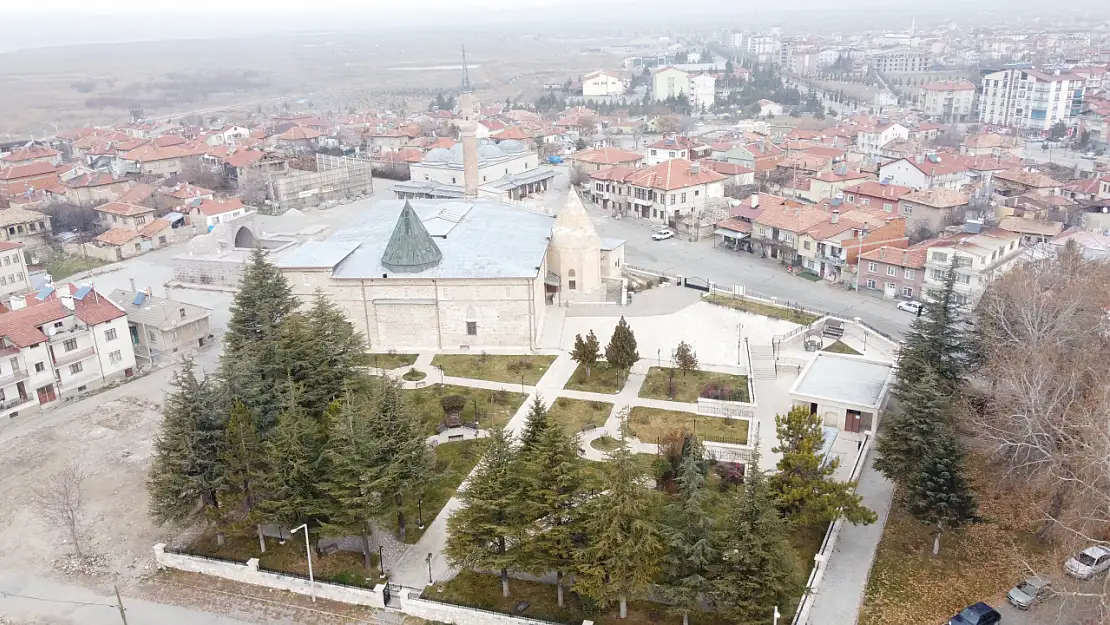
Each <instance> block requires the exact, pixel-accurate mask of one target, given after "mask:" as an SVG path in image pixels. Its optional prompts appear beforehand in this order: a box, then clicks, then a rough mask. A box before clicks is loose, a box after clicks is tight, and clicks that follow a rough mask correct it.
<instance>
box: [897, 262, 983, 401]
mask: <svg viewBox="0 0 1110 625" xmlns="http://www.w3.org/2000/svg"><path fill="white" fill-rule="evenodd" d="M955 267H956V266H955V264H953V266H952V267H950V268H949V269H948V270H947V271H945V274H944V283H943V286H942V288H941V289H940V290H938V291H933V292H932V293H931V297H929V298H926V300H925V304H924V306H923V307H922V310H921V313H920V315H919V316H918V317H917V318H916V319H914V321H913V324H912V325H911V326H910V331H909V333H907V334H906V339H905V341H904V345H903V348H902V350H901V352H900V355H899V358H898V379H899V381H905V382H908V381H912V380H915V379H917V378H918V377H919V376H920V373H921V372H920V367H922V366H924V365H925V364H928V365H929V366H930V367H932V368H933V371H934V373H935V374H936V376H937V378H938V380H939V382H940V388H941V389H942V390H943V392H945V393H946V394H951V393H953V392H955V391H956V390H957V389H958V388H959V387H960V385H961V384H962V380H963V377H964V375H965V374H966V371H967V357H968V345H967V339H966V333H965V331H964V321H963V319H962V318H961V306H960V304H959V303H958V302H957V300H956V298H957V293H956V286H955V285H956V275H957V274H956V270H955Z"/></svg>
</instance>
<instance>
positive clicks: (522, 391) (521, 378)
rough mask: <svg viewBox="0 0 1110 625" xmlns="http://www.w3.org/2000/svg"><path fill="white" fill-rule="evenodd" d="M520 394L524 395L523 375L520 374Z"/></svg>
mask: <svg viewBox="0 0 1110 625" xmlns="http://www.w3.org/2000/svg"><path fill="white" fill-rule="evenodd" d="M520 392H521V393H524V374H523V373H522V374H520Z"/></svg>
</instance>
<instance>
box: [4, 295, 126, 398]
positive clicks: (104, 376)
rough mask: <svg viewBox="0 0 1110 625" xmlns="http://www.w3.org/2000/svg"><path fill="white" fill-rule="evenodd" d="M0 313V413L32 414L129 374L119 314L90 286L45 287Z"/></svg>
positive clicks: (123, 320)
mask: <svg viewBox="0 0 1110 625" xmlns="http://www.w3.org/2000/svg"><path fill="white" fill-rule="evenodd" d="M8 308H9V310H10V312H6V313H3V314H0V349H3V357H0V402H2V403H0V415H6V416H8V417H12V416H16V415H17V414H26V413H33V412H35V411H37V410H38V409H39V408H41V407H44V406H49V405H51V404H53V403H54V402H56V401H58V400H59V399H70V398H73V397H77V396H79V395H81V394H83V393H85V392H87V391H90V390H92V389H95V388H97V387H99V386H102V385H104V384H106V383H108V382H111V381H114V380H118V379H122V378H126V377H130V376H131V375H134V372H135V355H134V351H133V350H132V349H131V341H129V340H128V336H127V321H126V318H125V316H124V313H123V311H122V310H121V309H120V308H119V307H118V306H116V305H115V304H113V303H112V302H111V301H110V300H109V299H108V298H106V297H104V296H103V295H100V294H98V293H97V292H96V291H94V290H93V289H92V288H91V287H88V286H82V287H79V288H78V287H75V286H74V285H71V284H62V285H58V286H57V287H56V288H55V287H54V286H47V287H45V288H43V289H42V290H41V291H40V292H39V293H37V294H33V295H28V296H26V297H12V298H10V299H9V300H8Z"/></svg>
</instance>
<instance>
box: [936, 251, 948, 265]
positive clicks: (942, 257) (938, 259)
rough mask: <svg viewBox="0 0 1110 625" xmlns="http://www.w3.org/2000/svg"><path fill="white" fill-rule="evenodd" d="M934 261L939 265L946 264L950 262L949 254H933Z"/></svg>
mask: <svg viewBox="0 0 1110 625" xmlns="http://www.w3.org/2000/svg"><path fill="white" fill-rule="evenodd" d="M933 260H935V261H936V262H938V263H946V262H948V253H947V252H933Z"/></svg>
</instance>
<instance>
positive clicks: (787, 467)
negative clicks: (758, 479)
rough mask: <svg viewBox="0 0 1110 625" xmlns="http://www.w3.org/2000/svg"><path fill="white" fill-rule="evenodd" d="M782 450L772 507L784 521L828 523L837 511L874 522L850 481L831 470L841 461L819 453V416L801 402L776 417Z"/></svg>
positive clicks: (854, 519)
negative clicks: (838, 478)
mask: <svg viewBox="0 0 1110 625" xmlns="http://www.w3.org/2000/svg"><path fill="white" fill-rule="evenodd" d="M775 425H776V427H777V429H778V437H779V445H778V447H775V448H773V449H772V451H774V452H775V453H780V454H782V458H781V459H780V460H779V462H778V467H777V468H778V471H777V472H775V473H774V474H772V475H771V477H770V486H771V491H772V492H773V493H774V494H775V499H776V501H775V505H776V506H778V509H779V511H781V512H782V513H783V514H784V515H785V516H786V518H787V519H789V520H791V521H793V522H795V523H797V524H799V525H811V524H816V523H830V522H832V521H834V520H836V518H837V517H838V516H840V515H844V518H846V519H847V520H848V522H850V523H854V524H857V525H859V524H865V525H866V524H870V523H874V522H875V518H876V517H875V513H874V512H872V511H871V510H870V509H868V508H867V507H866V506H864V505H863V499H862V497H860V496H859V495H857V494H855V492H854V484H852V483H851V482H838V481H836V480H834V479H833V477H832V476H833V473H835V472H836V469H837V467H839V466H840V459H839V458H835V459H833V460H831V461H829V460H828V459H827V458H826V457H825V456H824V455H823V454H822V449H823V448H824V434H823V432H822V429H821V417H819V416H818V415H816V414H811V413H810V412H809V408H807V407H805V406H795V407H794V408H791V409H790V412H788V413H786V414H785V415H777V416H776V417H775Z"/></svg>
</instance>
